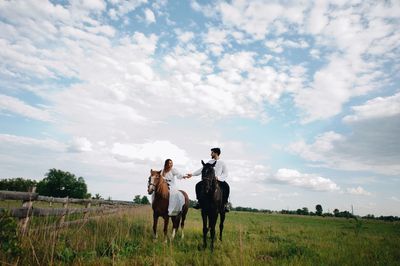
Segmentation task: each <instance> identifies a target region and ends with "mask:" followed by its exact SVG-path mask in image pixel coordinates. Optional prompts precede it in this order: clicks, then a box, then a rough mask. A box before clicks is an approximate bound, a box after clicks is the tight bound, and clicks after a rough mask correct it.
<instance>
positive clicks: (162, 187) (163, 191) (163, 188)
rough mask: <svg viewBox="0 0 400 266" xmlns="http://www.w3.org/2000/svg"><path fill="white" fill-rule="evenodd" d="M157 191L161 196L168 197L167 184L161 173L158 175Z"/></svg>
mask: <svg viewBox="0 0 400 266" xmlns="http://www.w3.org/2000/svg"><path fill="white" fill-rule="evenodd" d="M157 193H158V194H160V195H161V197H162V198H164V199H166V198H168V194H169V189H168V184H167V182H166V181H165V179H164V177H163V176H162V174H160V175H159V180H158V185H157Z"/></svg>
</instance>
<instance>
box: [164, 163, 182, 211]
mask: <svg viewBox="0 0 400 266" xmlns="http://www.w3.org/2000/svg"><path fill="white" fill-rule="evenodd" d="M162 175H163V176H164V179H165V181H167V183H168V185H169V203H168V215H169V216H176V215H178V214H179V212H180V211H181V210H182V207H183V205H184V204H185V197H184V196H183V194H182V193H181V192H179V190H178V188H177V186H176V179H182V178H183V175H182V174H181V173H180V172H179V171H178V170H176V169H175V168H172V169H171V170H170V171H168V172H167V173H164V172H162Z"/></svg>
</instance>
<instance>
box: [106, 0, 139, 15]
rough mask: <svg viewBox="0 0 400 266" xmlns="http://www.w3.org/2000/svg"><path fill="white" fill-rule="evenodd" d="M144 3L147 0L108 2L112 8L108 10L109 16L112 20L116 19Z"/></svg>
mask: <svg viewBox="0 0 400 266" xmlns="http://www.w3.org/2000/svg"><path fill="white" fill-rule="evenodd" d="M145 3H147V0H121V1H110V4H111V6H112V8H110V9H109V15H110V16H111V18H113V19H118V18H120V17H122V16H124V15H125V14H127V13H129V12H131V11H133V10H135V9H136V8H138V7H139V6H141V5H143V4H145Z"/></svg>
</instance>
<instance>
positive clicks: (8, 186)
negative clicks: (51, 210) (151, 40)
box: [0, 168, 149, 204]
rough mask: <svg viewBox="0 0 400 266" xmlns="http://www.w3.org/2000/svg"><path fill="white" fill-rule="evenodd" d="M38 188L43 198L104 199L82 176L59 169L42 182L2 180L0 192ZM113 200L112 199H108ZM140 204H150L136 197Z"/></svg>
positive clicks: (52, 170)
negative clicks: (93, 192)
mask: <svg viewBox="0 0 400 266" xmlns="http://www.w3.org/2000/svg"><path fill="white" fill-rule="evenodd" d="M33 187H36V193H38V194H39V195H42V196H48V197H56V198H65V197H69V198H75V199H88V198H92V199H103V198H102V196H101V195H100V194H95V195H94V196H93V197H92V195H91V194H90V193H88V189H87V185H86V183H85V179H84V178H83V177H81V176H79V177H77V176H75V175H74V174H72V173H70V172H67V171H62V170H59V169H55V168H53V169H49V171H48V172H47V173H46V174H45V177H44V178H43V179H42V180H40V181H36V180H31V179H25V178H22V177H16V178H4V179H0V190H7V191H21V192H30V190H31V189H32V188H33ZM108 199H109V200H111V198H110V197H109V198H108ZM133 201H134V202H135V203H138V204H149V200H148V198H147V197H146V196H143V197H140V195H137V196H135V198H134V199H133Z"/></svg>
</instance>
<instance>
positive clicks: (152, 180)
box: [147, 169, 161, 195]
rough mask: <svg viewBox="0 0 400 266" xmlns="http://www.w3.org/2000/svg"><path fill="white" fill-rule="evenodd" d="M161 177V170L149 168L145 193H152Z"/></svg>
mask: <svg viewBox="0 0 400 266" xmlns="http://www.w3.org/2000/svg"><path fill="white" fill-rule="evenodd" d="M160 179H161V171H154V170H153V169H151V170H150V176H149V181H148V182H147V193H149V195H150V194H152V193H153V192H154V190H155V189H156V187H157V186H158V184H159V183H160Z"/></svg>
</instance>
